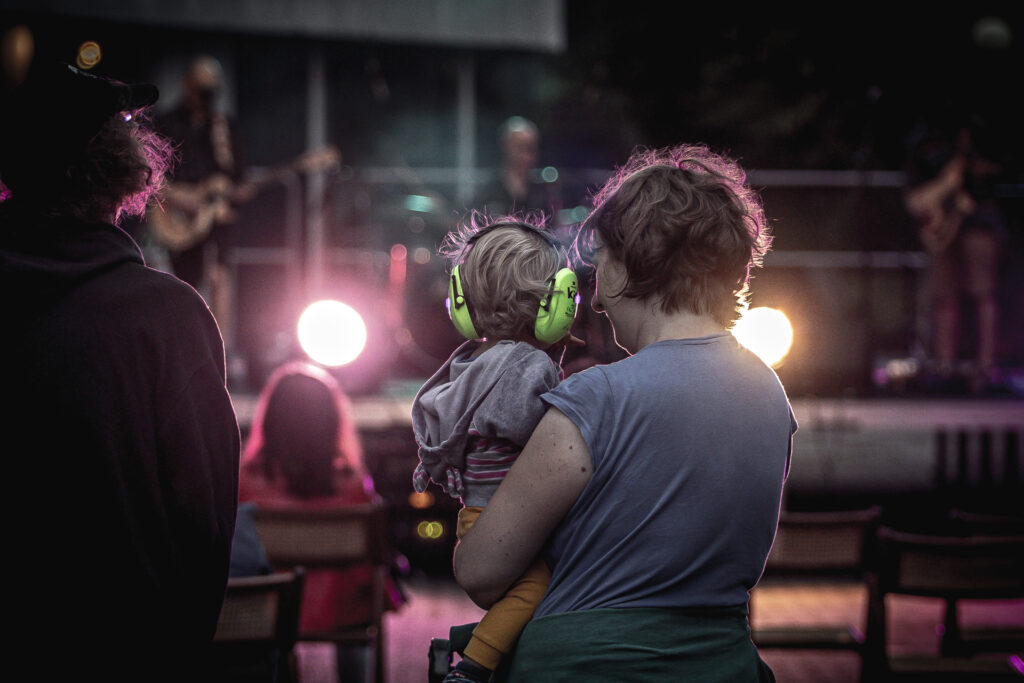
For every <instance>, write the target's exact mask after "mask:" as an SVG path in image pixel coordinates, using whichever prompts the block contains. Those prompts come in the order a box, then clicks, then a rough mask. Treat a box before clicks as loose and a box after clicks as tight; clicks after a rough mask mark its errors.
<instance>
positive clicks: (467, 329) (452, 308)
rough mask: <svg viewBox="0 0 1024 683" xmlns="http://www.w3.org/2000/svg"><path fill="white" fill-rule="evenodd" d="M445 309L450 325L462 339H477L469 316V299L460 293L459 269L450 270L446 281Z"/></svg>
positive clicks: (456, 267) (477, 336)
mask: <svg viewBox="0 0 1024 683" xmlns="http://www.w3.org/2000/svg"><path fill="white" fill-rule="evenodd" d="M444 304H445V308H447V309H448V317H449V318H451V319H452V324H453V325H455V329H456V330H458V331H459V334H461V335H462V336H463V337H466V338H467V339H479V338H480V335H478V334H477V333H476V327H474V326H473V318H472V316H470V314H469V299H467V298H466V295H465V294H464V293H463V292H462V280H461V279H459V267H458V266H455V268H453V269H452V276H451V278H449V280H448V298H447V299H445V300H444Z"/></svg>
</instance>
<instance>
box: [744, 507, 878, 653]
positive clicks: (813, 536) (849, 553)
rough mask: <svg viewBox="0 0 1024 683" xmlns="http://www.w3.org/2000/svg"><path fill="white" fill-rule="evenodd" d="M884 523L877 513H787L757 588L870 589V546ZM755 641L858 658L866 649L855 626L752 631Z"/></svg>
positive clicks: (764, 645)
mask: <svg viewBox="0 0 1024 683" xmlns="http://www.w3.org/2000/svg"><path fill="white" fill-rule="evenodd" d="M880 517H881V508H879V507H871V508H867V509H862V510H846V511H836V512H783V513H782V515H781V516H780V519H779V527H778V531H777V532H776V534H775V543H774V544H773V545H772V550H771V553H770V554H769V555H768V561H767V563H766V565H765V571H764V575H763V576H762V580H761V582H760V583H759V584H758V585H759V586H760V585H771V584H773V583H775V584H778V583H783V582H786V583H790V582H794V581H795V582H800V583H805V582H812V581H818V580H820V579H827V580H833V581H834V580H837V579H838V580H844V581H855V582H857V583H865V585H866V581H865V573H866V570H867V567H868V565H869V563H870V556H871V541H872V539H873V538H874V534H875V530H876V528H877V525H878V521H879V519H880ZM756 590H757V589H756V588H755V594H756ZM751 602H752V601H751ZM865 609H866V608H865ZM751 639H752V640H753V641H754V643H755V644H756V645H757V646H758V647H759V648H784V649H815V650H852V651H854V652H858V653H860V652H861V650H862V647H863V644H864V635H863V634H862V633H861V631H860V629H859V628H857V626H856V625H853V624H838V623H821V624H813V625H808V626H797V625H785V626H775V627H767V628H764V627H762V628H756V629H753V630H752V631H751Z"/></svg>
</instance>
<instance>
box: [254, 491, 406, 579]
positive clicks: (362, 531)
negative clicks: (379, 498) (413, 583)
mask: <svg viewBox="0 0 1024 683" xmlns="http://www.w3.org/2000/svg"><path fill="white" fill-rule="evenodd" d="M389 515H390V506H389V505H388V504H387V503H365V504H361V505H352V506H348V507H342V508H334V509H325V510H303V509H295V508H269V507H259V508H257V510H256V528H257V529H258V531H259V535H260V540H261V541H262V542H263V547H264V549H265V550H266V552H267V559H269V560H270V564H271V566H273V567H275V568H285V567H294V566H299V565H301V566H304V567H306V568H308V569H313V568H340V567H344V566H346V565H350V564H358V563H367V564H374V565H386V564H387V563H388V562H389V561H390V551H391V546H390V533H389V529H388V520H389Z"/></svg>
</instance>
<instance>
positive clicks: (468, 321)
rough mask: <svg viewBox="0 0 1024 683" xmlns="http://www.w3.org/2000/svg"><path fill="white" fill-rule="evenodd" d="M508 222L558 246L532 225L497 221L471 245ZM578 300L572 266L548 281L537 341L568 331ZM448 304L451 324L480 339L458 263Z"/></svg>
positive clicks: (539, 312)
mask: <svg viewBox="0 0 1024 683" xmlns="http://www.w3.org/2000/svg"><path fill="white" fill-rule="evenodd" d="M509 225H515V226H517V227H520V228H522V229H524V230H530V231H532V232H536V233H537V234H539V235H541V236H543V237H544V239H545V240H547V241H548V243H549V244H550V245H551V246H552V247H553V248H555V249H558V243H557V242H556V241H555V240H554V238H553V237H551V235H549V234H547V233H546V232H544V231H542V230H538V229H537V228H534V227H533V226H529V225H526V224H520V223H498V224H496V225H494V226H491V227H489V228H485V229H483V230H481V231H480V232H478V233H477V234H476V235H474V236H473V237H472V239H470V240H469V242H468V244H472V243H473V242H474V241H475V240H477V239H478V238H479V237H480V236H481V235H484V234H485V233H488V232H490V231H491V230H494V229H497V228H504V227H508V226H509ZM579 300H580V297H579V283H578V281H577V279H576V273H574V272H573V271H572V270H571V269H570V268H562V269H560V270H559V271H558V272H557V273H555V276H554V277H552V278H551V279H550V280H548V291H547V293H545V295H544V296H543V297H542V298H541V300H540V303H539V305H538V307H537V319H536V320H535V321H534V325H533V336H534V337H536V339H537V341H539V342H541V343H542V344H554V343H555V342H556V341H558V340H559V339H561V338H563V337H564V336H565V335H566V334H568V333H569V329H570V328H571V327H572V323H573V321H574V320H575V319H576V307H577V305H578V304H579ZM445 307H446V308H447V309H448V317H450V318H451V319H452V324H453V325H455V329H456V330H458V331H459V333H460V334H461V335H462V336H464V337H466V338H467V339H479V338H480V335H479V334H478V333H477V330H476V326H475V325H474V324H473V316H472V307H471V306H470V303H469V299H468V298H467V297H466V293H465V291H464V290H463V287H462V279H461V277H460V275H459V266H455V268H453V269H452V274H451V277H450V278H449V280H448V298H447V299H446V300H445Z"/></svg>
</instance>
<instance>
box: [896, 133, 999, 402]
mask: <svg viewBox="0 0 1024 683" xmlns="http://www.w3.org/2000/svg"><path fill="white" fill-rule="evenodd" d="M984 133H985V126H984V121H983V120H982V119H981V117H978V116H972V117H964V118H962V117H957V116H955V115H954V116H953V117H952V120H951V121H950V120H948V119H947V120H942V121H941V122H940V123H939V124H937V125H936V124H931V125H929V124H927V123H926V124H923V125H922V126H920V127H919V128H918V129H917V130H916V131H915V133H914V135H912V138H911V141H912V146H911V158H910V162H911V164H910V168H909V169H908V171H909V172H908V187H907V189H906V193H905V195H904V202H905V205H906V207H907V210H908V212H909V213H910V215H911V217H912V218H913V219H914V220H915V222H916V224H917V227H918V236H919V239H920V241H921V243H922V245H923V246H924V247H925V251H926V253H927V255H928V274H927V275H928V295H929V303H930V306H931V336H932V345H933V348H932V353H933V362H934V365H935V367H934V371H933V375H934V377H933V379H934V380H936V381H937V382H938V385H937V387H938V388H958V384H959V382H958V380H957V379H956V377H955V375H956V374H957V370H956V368H957V364H958V361H959V349H960V340H959V336H960V335H959V333H960V329H961V323H962V319H963V316H962V315H961V311H960V305H961V301H960V299H961V296H962V295H963V294H966V295H967V298H968V299H969V300H970V301H971V303H972V304H973V305H974V317H975V320H976V328H975V333H976V334H975V339H974V342H975V349H976V351H975V358H974V361H973V363H972V368H971V371H970V373H969V374H968V375H967V376H966V377H965V378H963V379H966V380H967V386H966V387H965V388H967V389H968V390H970V391H972V392H974V393H978V392H980V391H984V390H985V389H987V388H988V387H989V385H990V384H991V382H992V380H993V373H994V371H995V366H996V353H997V351H998V327H999V310H998V296H997V295H998V272H999V249H1000V246H1001V242H1002V240H1003V238H1004V237H1005V232H1006V228H1005V223H1004V219H1003V217H1002V213H1001V210H1000V208H999V206H998V205H997V204H996V201H995V195H994V192H993V188H994V183H995V181H996V179H997V177H998V176H999V175H1000V174H1001V173H1002V164H1001V163H999V162H997V161H995V160H994V158H995V156H996V155H995V154H992V153H991V150H990V149H988V148H989V147H992V145H991V144H988V145H986V144H984V142H986V141H985V140H984Z"/></svg>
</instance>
